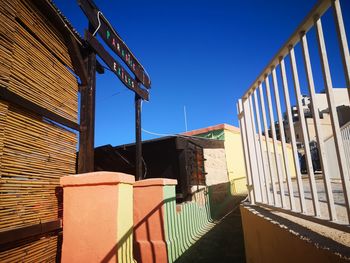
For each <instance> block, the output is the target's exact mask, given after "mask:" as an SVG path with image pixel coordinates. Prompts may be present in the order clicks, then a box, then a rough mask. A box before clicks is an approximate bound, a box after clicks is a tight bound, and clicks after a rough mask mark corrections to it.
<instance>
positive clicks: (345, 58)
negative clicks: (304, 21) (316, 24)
mask: <svg viewBox="0 0 350 263" xmlns="http://www.w3.org/2000/svg"><path fill="white" fill-rule="evenodd" d="M332 6H333V14H334V20H335V25H336V31H337V35H338V42H339V47H340V54H341V57H342V62H343V68H344V75H345V82H346V88H347V89H348V95H349V99H350V55H349V46H348V41H347V38H346V32H345V26H344V21H343V15H342V11H341V7H340V2H339V0H332Z"/></svg>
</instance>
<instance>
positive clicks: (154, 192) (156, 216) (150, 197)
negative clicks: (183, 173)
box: [134, 179, 177, 263]
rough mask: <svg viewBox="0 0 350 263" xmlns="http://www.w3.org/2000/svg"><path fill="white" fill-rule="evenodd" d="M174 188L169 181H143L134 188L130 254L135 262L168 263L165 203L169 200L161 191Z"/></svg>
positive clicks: (173, 183) (174, 183)
mask: <svg viewBox="0 0 350 263" xmlns="http://www.w3.org/2000/svg"><path fill="white" fill-rule="evenodd" d="M176 184H177V181H176V180H171V179H146V180H141V181H137V182H135V184H134V239H135V242H134V252H135V259H136V260H137V261H138V262H157V263H158V262H159V263H161V262H168V255H167V243H166V229H165V228H166V226H165V224H166V222H165V220H166V219H165V217H166V214H165V213H166V211H165V203H166V202H169V201H170V200H167V198H166V193H165V188H166V186H175V185H176ZM173 199H175V196H173ZM172 201H174V200H172Z"/></svg>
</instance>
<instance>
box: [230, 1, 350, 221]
mask: <svg viewBox="0 0 350 263" xmlns="http://www.w3.org/2000/svg"><path fill="white" fill-rule="evenodd" d="M339 1H340V0H323V1H319V2H318V3H317V4H316V6H315V7H314V8H313V9H312V10H311V12H310V13H309V14H308V16H307V17H306V18H305V19H304V21H303V22H302V23H301V24H300V26H299V27H298V28H297V29H296V31H295V32H294V33H293V34H292V36H291V37H290V38H289V40H288V41H287V42H286V43H285V45H283V47H282V48H281V49H280V50H279V51H278V52H277V54H276V55H275V56H274V58H273V59H272V60H271V61H270V63H269V64H268V65H267V66H266V67H265V69H264V70H263V71H262V72H261V74H260V75H259V76H258V77H257V78H256V80H255V81H254V82H253V84H252V85H251V86H250V87H249V89H248V90H247V91H246V93H245V94H244V96H243V97H242V99H240V100H239V101H238V103H237V110H238V118H239V123H240V128H241V137H242V145H243V150H244V156H245V165H246V171H247V179H248V193H249V199H250V202H251V203H252V204H258V205H266V206H269V207H277V208H279V209H283V210H284V211H291V212H292V213H294V214H299V215H302V216H306V217H307V218H310V219H311V218H312V219H317V220H318V219H320V221H322V222H326V221H327V222H331V223H337V224H342V223H344V224H345V225H349V221H350V206H349V201H350V180H349V171H350V167H349V166H348V165H347V159H348V160H349V158H350V144H349V138H350V128H347V129H342V131H341V129H340V127H339V120H338V114H337V108H336V107H337V104H336V101H335V96H334V89H333V84H332V77H331V73H330V66H329V63H328V57H327V52H326V44H325V37H324V34H323V28H322V23H321V20H322V18H323V17H324V14H325V12H326V11H327V10H329V9H332V11H333V16H334V26H335V28H336V32H337V41H338V42H339V47H340V48H339V53H340V56H341V58H342V63H343V67H344V71H343V72H341V73H340V74H344V78H345V82H346V88H347V90H348V95H349V99H350V56H349V48H348V40H347V37H346V33H345V27H344V22H343V17H342V10H341V7H340V2H339ZM312 28H313V29H314V30H315V32H316V42H317V44H316V43H315V45H314V46H317V49H318V51H319V60H320V62H321V63H320V64H321V68H322V71H321V72H322V73H319V75H322V78H323V81H324V89H325V93H326V97H327V102H328V112H329V116H330V125H331V127H332V128H331V131H330V132H331V133H332V136H333V137H334V144H335V152H336V155H335V156H334V157H333V158H336V159H337V161H336V162H337V166H338V167H339V171H340V179H341V185H339V184H338V185H333V184H334V183H333V182H332V181H331V179H330V178H331V174H332V169H331V167H329V166H328V162H327V156H326V154H325V152H326V147H325V136H326V134H325V131H324V129H323V128H322V127H323V126H322V125H323V120H322V119H321V118H320V113H319V108H318V105H317V96H316V94H317V93H316V89H315V83H314V75H313V74H315V71H313V69H312V64H311V61H312V59H311V57H310V54H309V53H310V52H309V49H310V50H312V49H313V48H316V47H314V46H313V45H310V47H309V43H308V40H307V38H308V34H309V31H310V29H312ZM297 45H300V46H301V50H302V52H301V53H302V60H303V62H304V67H303V68H302V69H300V67H298V65H299V64H298V63H297V59H299V58H298V56H297V54H296V52H295V47H296V46H297ZM312 58H313V57H312ZM286 67H288V68H289V69H290V71H289V72H288V73H290V74H288V73H287V70H286ZM301 70H304V73H305V76H306V83H307V86H308V93H309V97H310V110H311V116H312V118H311V119H310V118H309V119H308V121H307V119H306V117H305V115H304V110H305V106H304V105H303V103H302V99H303V95H302V92H301V84H300V82H301V81H300V79H299V73H300V72H301ZM278 72H279V74H278ZM290 76H291V77H290ZM315 76H316V77H318V75H315ZM290 83H292V85H290ZM290 86H293V90H291V89H290ZM271 90H272V91H271ZM272 92H273V96H272ZM280 93H281V94H280ZM291 95H295V101H296V102H295V104H296V107H297V109H298V112H299V120H298V125H299V126H298V127H299V128H298V129H300V130H301V132H300V133H299V134H298V133H297V132H296V127H294V126H295V119H294V117H295V113H294V116H293V115H292V106H293V105H292V100H291ZM281 97H283V99H284V101H283V102H284V107H283V105H282V103H281ZM265 98H266V100H265ZM273 98H274V99H273ZM266 102H267V103H266ZM266 105H267V106H266ZM283 108H284V109H285V110H283ZM284 112H285V113H286V115H285V116H286V117H285V118H283V115H284ZM275 120H276V121H275ZM310 120H311V123H312V126H313V127H312V129H314V131H315V135H314V136H315V137H314V138H310ZM286 124H288V125H286ZM276 127H277V129H276ZM348 127H350V126H348ZM287 128H288V129H287ZM286 130H288V136H289V137H288V140H286V132H285V131H286ZM269 134H270V135H269ZM296 135H298V136H296ZM277 138H279V139H277ZM344 138H347V141H346V142H345V140H344ZM310 140H314V141H316V143H317V148H318V156H319V162H320V165H321V171H322V172H320V171H318V172H315V171H314V167H313V161H314V160H313V158H312V152H311V150H310ZM287 141H288V143H287ZM297 142H298V143H299V144H300V142H301V143H302V145H303V147H302V149H298V148H297ZM301 151H302V152H303V153H304V157H305V163H306V167H307V175H306V176H303V175H302V173H301V164H300V158H299V156H300V154H301ZM266 153H269V154H266ZM339 187H340V188H341V191H342V193H343V195H342V196H343V197H338V196H337V197H336V199H337V198H343V201H341V202H343V203H342V204H341V205H339V202H338V200H335V196H334V193H333V191H332V190H334V189H335V188H337V189H338V188H339ZM335 192H338V191H335ZM341 202H340V203H341Z"/></svg>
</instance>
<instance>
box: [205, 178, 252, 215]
mask: <svg viewBox="0 0 350 263" xmlns="http://www.w3.org/2000/svg"><path fill="white" fill-rule="evenodd" d="M231 187H232V182H226V183H221V184H216V185H211V186H208V194H209V205H210V211H211V213H210V215H211V218H212V219H214V220H219V219H221V218H222V217H223V216H225V215H226V214H227V213H229V212H230V211H232V209H233V208H234V207H235V206H236V205H238V204H239V203H240V202H241V201H242V200H243V199H244V198H245V197H246V196H247V194H236V195H233V194H232V193H231Z"/></svg>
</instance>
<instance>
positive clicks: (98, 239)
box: [61, 172, 134, 263]
mask: <svg viewBox="0 0 350 263" xmlns="http://www.w3.org/2000/svg"><path fill="white" fill-rule="evenodd" d="M133 183H134V177H133V176H131V175H127V174H122V173H112V172H95V173H87V174H79V175H71V176H64V177H61V185H62V186H63V206H64V211H63V245H62V262H69V263H74V262H105V263H107V262H133V250H132V227H133V218H132V213H133V209H132V207H133V203H132V192H133V186H132V185H133Z"/></svg>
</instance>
